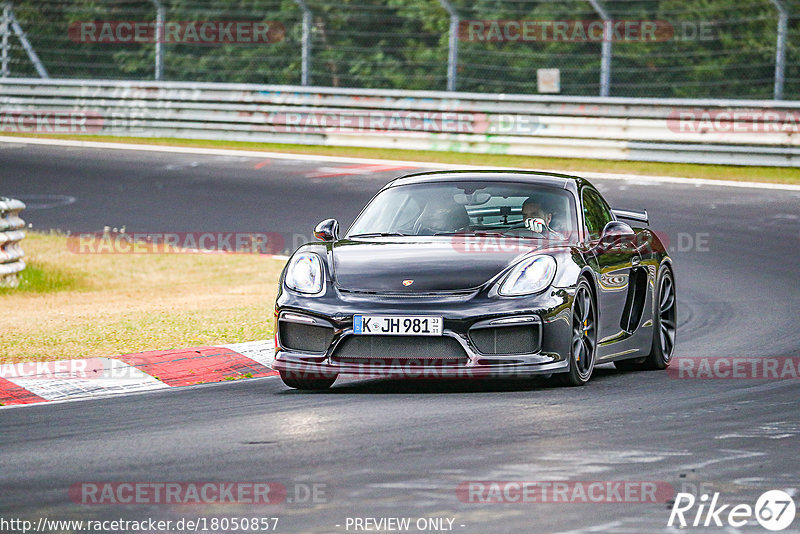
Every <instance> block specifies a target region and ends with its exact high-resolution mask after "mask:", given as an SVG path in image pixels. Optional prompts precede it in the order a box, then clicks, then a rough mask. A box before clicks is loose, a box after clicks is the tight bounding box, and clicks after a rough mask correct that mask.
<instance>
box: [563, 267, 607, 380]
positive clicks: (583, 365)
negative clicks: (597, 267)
mask: <svg viewBox="0 0 800 534" xmlns="http://www.w3.org/2000/svg"><path fill="white" fill-rule="evenodd" d="M596 356H597V306H596V304H595V301H594V298H593V297H592V290H591V288H590V287H589V282H587V281H586V279H585V278H581V281H580V282H579V283H578V287H577V289H576V290H575V298H574V299H573V303H572V339H571V340H570V354H569V371H568V372H566V373H559V374H558V375H555V376H556V377H558V380H559V382H560V383H561V385H563V386H570V387H575V386H583V385H584V384H586V383H587V382H588V381H589V379H590V378H591V377H592V371H593V370H594V364H595V358H596Z"/></svg>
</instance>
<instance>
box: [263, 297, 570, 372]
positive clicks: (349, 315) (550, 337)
mask: <svg viewBox="0 0 800 534" xmlns="http://www.w3.org/2000/svg"><path fill="white" fill-rule="evenodd" d="M573 295H574V288H555V289H552V290H548V291H546V292H545V293H543V294H539V295H535V296H530V297H506V298H504V297H498V296H496V295H494V296H489V295H488V294H485V293H481V292H480V291H475V292H453V293H442V294H436V295H422V296H413V297H411V296H408V295H405V296H401V295H396V294H395V295H376V294H363V293H362V294H356V293H348V292H342V291H339V290H338V289H337V288H336V287H335V286H333V285H329V286H328V288H327V289H326V292H325V294H324V295H322V296H319V297H305V296H302V295H298V294H296V293H293V292H290V291H286V290H283V291H281V293H280V294H279V296H278V300H277V303H276V308H275V317H276V325H275V326H276V328H275V331H276V344H275V345H276V346H275V360H274V363H273V367H274V369H275V370H277V371H281V372H284V373H289V374H293V375H295V376H335V375H340V374H341V375H351V376H361V377H375V376H386V377H395V378H410V379H415V378H479V377H525V376H531V375H536V374H550V373H557V372H564V371H567V370H568V366H569V361H568V357H569V353H570V346H569V345H570V339H571V306H572V298H573ZM356 314H364V315H430V316H440V317H442V318H443V320H444V321H443V332H442V335H443V337H448V338H450V339H452V340H453V341H455V342H456V343H457V344H458V346H459V347H460V350H461V351H462V352H463V357H459V358H457V359H453V360H447V361H435V362H432V361H430V360H425V359H424V358H423V359H420V358H407V357H406V355H405V354H404V351H402V350H395V351H394V353H387V354H383V353H381V354H380V357H376V358H363V359H360V360H358V361H357V362H353V361H352V360H350V361H343V360H347V359H346V358H340V357H338V355H339V354H340V349H342V347H343V346H344V344H345V343H346V342H347V340H348V339H349V338H353V337H358V338H364V337H373V338H380V337H383V336H355V334H353V315H356ZM284 322H296V323H301V324H306V325H316V326H319V327H324V328H330V329H331V330H330V332H331V335H330V339H329V341H326V342H325V343H323V346H324V350H318V351H316V350H315V351H311V350H297V349H296V348H289V345H290V344H287V343H285V342H284V340H283V339H282V336H281V331H282V328H281V325H282V324H283V323H284ZM522 325H530V326H531V327H532V328H534V327H535V328H538V333H539V343H538V346H537V347H536V349H535V350H534V351H531V352H523V353H499V354H498V353H494V354H493V353H487V352H485V351H484V352H481V351H480V350H478V346H477V345H476V343H475V341H474V337H473V336H471V334H473V335H474V333H475V332H476V330H478V329H482V328H487V327H492V328H504V327H506V326H522ZM284 326H285V325H284ZM418 339H419V338H415V339H409V342H411V343H414V342H416V341H417V340H418ZM384 341H385V340H384ZM450 345H451V346H453V347H455V345H453V344H452V343H450ZM395 346H396V345H395ZM456 352H458V351H456ZM459 354H461V353H459ZM433 360H435V358H433Z"/></svg>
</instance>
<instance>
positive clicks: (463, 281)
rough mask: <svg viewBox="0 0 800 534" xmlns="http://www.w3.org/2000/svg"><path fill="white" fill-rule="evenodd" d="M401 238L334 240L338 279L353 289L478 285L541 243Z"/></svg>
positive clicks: (402, 289) (438, 288)
mask: <svg viewBox="0 0 800 534" xmlns="http://www.w3.org/2000/svg"><path fill="white" fill-rule="evenodd" d="M402 239H403V238H398V239H397V240H395V239H394V238H392V239H386V238H379V239H370V240H360V241H353V240H343V241H338V242H336V243H335V244H334V245H333V246H332V254H333V277H334V282H335V284H336V285H337V286H338V287H339V288H340V289H344V290H349V291H376V292H419V291H454V290H459V289H469V288H475V287H478V286H481V285H483V284H485V283H486V282H487V281H489V280H491V279H492V278H494V277H495V276H496V275H497V274H498V273H499V272H500V271H502V270H503V269H505V268H506V267H507V266H508V265H510V264H512V263H515V261H516V259H517V258H520V257H521V256H523V255H525V254H527V253H529V252H532V251H534V250H536V249H537V244H536V243H535V242H534V243H522V244H521V245H520V244H517V245H516V246H513V247H500V246H491V245H490V246H476V244H475V242H474V241H473V242H469V241H465V240H464V239H450V238H434V239H431V240H430V241H419V240H416V239H414V240H405V241H404V240H402ZM417 239H418V238H417ZM515 242H517V241H516V240H515ZM408 280H411V281H412V283H410V284H408V282H407V281H408ZM404 281H405V282H406V285H404Z"/></svg>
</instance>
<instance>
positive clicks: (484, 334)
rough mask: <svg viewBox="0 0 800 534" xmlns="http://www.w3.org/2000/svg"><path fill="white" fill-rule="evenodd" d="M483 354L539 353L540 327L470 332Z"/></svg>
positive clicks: (515, 327) (476, 329)
mask: <svg viewBox="0 0 800 534" xmlns="http://www.w3.org/2000/svg"><path fill="white" fill-rule="evenodd" d="M469 339H470V341H472V344H473V345H475V348H476V349H478V352H480V353H481V354H530V353H533V352H538V351H539V348H540V347H539V325H530V324H527V325H520V326H500V327H495V328H475V329H473V330H470V332H469Z"/></svg>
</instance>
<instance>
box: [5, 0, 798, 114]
mask: <svg viewBox="0 0 800 534" xmlns="http://www.w3.org/2000/svg"><path fill="white" fill-rule="evenodd" d="M3 5H5V9H4V10H3V17H2V19H0V38H2V45H1V46H0V50H1V51H2V54H3V57H2V73H0V75H2V76H13V77H38V76H44V75H47V76H50V77H53V78H97V79H142V80H152V79H154V78H160V79H164V80H176V81H177V80H180V81H209V82H246V83H265V84H288V85H301V84H305V85H316V86H334V87H363V88H390V89H427V90H446V89H455V90H458V91H477V92H491V93H522V94H536V93H539V92H554V93H559V94H564V95H581V96H587V95H603V94H607V95H610V96H633V97H700V98H702V97H728V98H764V99H771V98H773V97H775V96H777V97H778V98H785V99H799V98H800V0H738V1H737V0H693V1H688V0H558V1H531V0H474V1H471V2H470V1H467V0H343V1H337V2H328V3H326V2H325V1H318V0H72V1H66V0H13V1H12V2H6V3H4V2H3V1H2V0H0V6H3Z"/></svg>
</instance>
